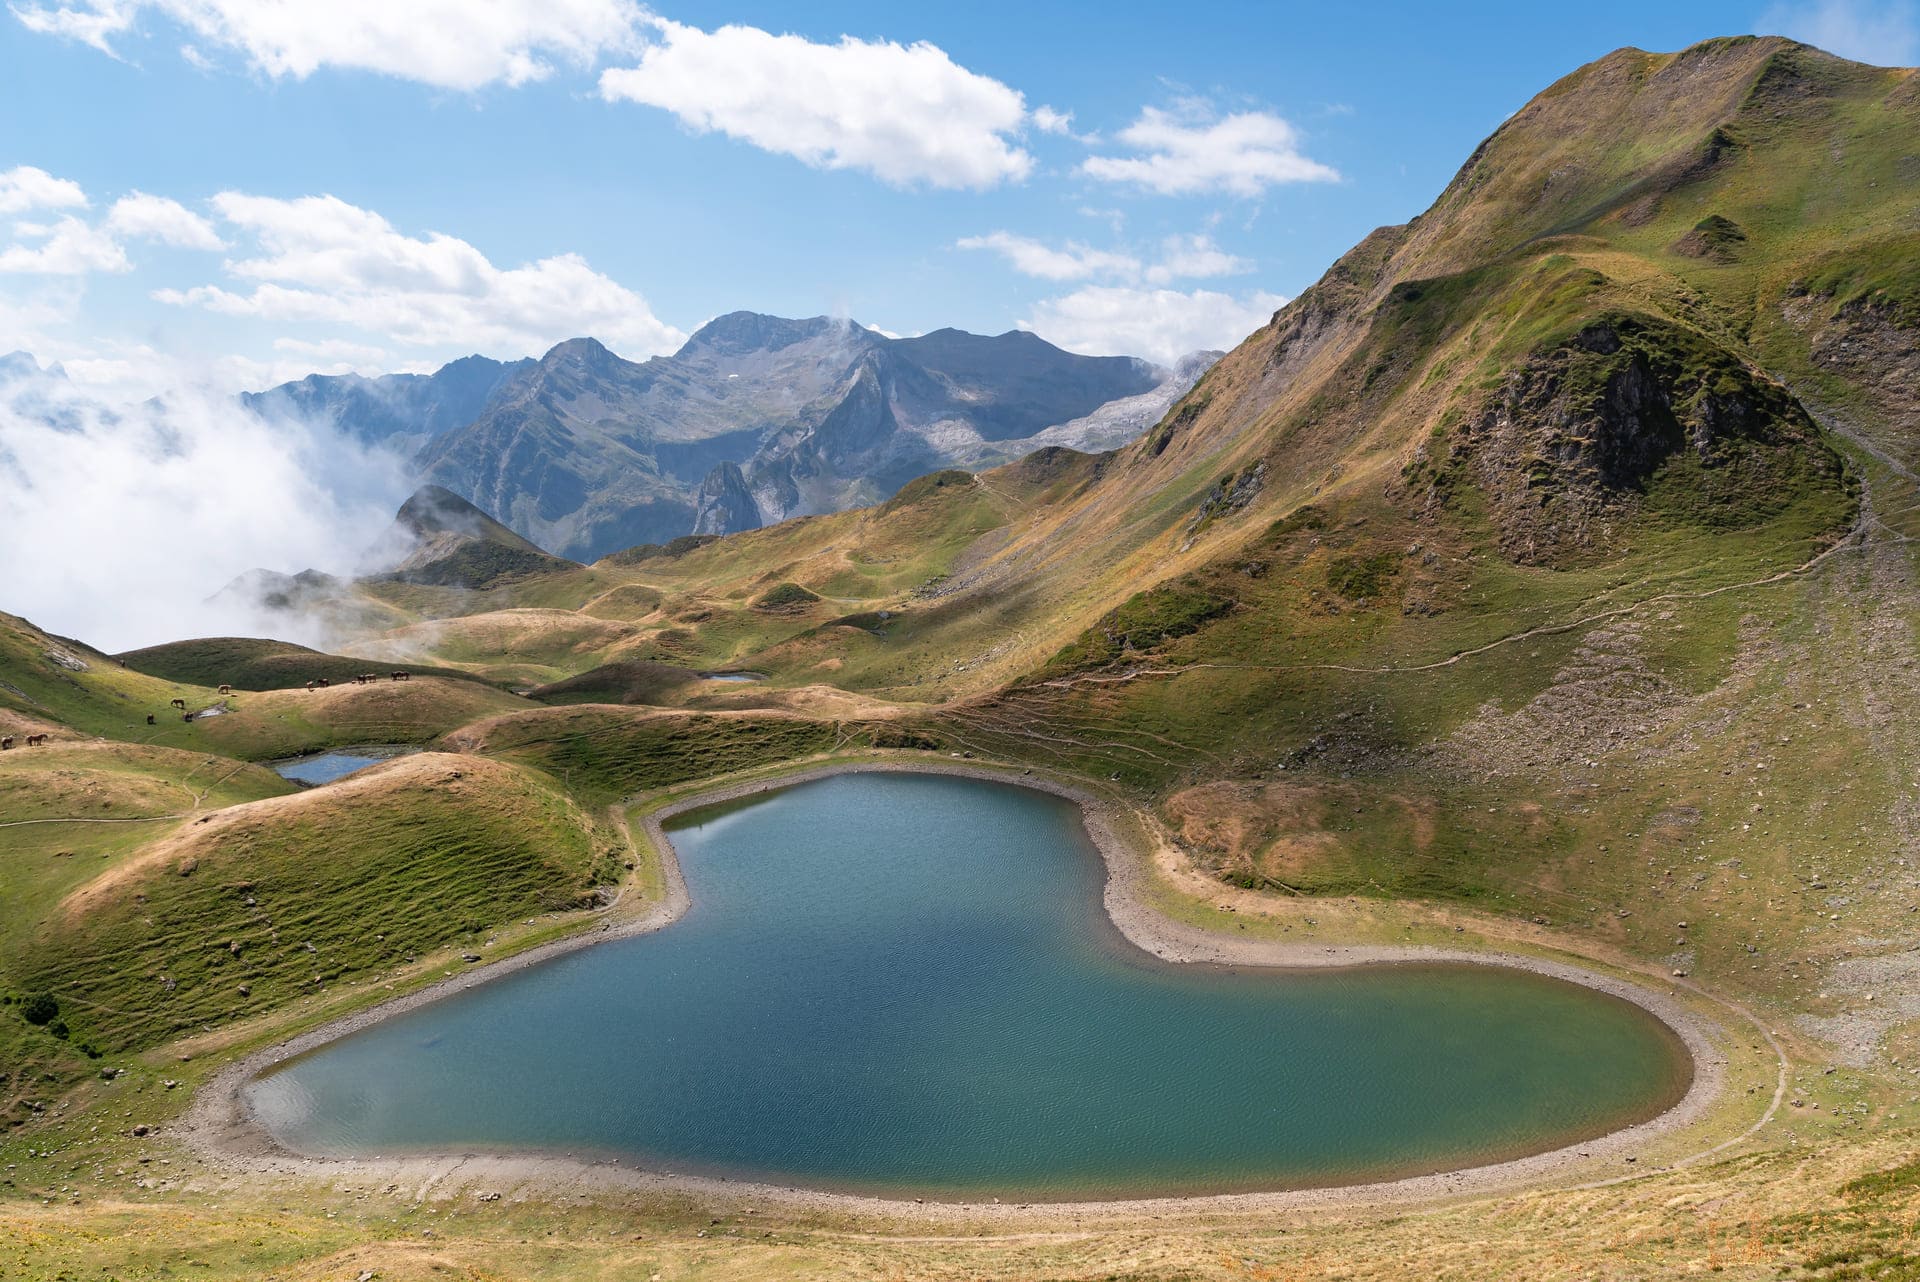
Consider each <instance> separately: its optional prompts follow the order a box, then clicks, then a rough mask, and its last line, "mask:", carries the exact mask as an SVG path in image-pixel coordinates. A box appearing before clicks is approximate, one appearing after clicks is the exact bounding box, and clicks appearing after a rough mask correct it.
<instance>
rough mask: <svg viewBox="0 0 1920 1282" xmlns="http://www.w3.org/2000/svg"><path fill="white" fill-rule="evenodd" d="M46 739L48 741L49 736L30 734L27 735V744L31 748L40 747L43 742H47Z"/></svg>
mask: <svg viewBox="0 0 1920 1282" xmlns="http://www.w3.org/2000/svg"><path fill="white" fill-rule="evenodd" d="M46 741H47V736H45V735H43V734H30V735H28V736H27V746H28V747H29V748H38V747H39V746H40V745H41V744H43V743H45V742H46Z"/></svg>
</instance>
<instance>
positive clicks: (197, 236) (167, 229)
mask: <svg viewBox="0 0 1920 1282" xmlns="http://www.w3.org/2000/svg"><path fill="white" fill-rule="evenodd" d="M107 230H108V231H109V232H113V233H115V234H117V235H120V236H126V237H130V238H134V239H138V240H153V241H158V242H159V243H161V244H163V245H173V246H176V247H177V248H180V249H210V250H211V249H225V248H226V243H225V242H224V241H222V240H221V239H220V234H219V233H218V232H216V231H214V229H213V224H212V223H210V222H208V221H207V220H206V219H204V218H202V217H201V216H200V215H199V214H196V213H194V212H193V211H192V210H191V209H188V208H187V207H186V206H185V205H182V204H181V203H180V202H179V201H177V200H169V199H167V198H166V197H165V196H149V195H148V194H147V193H146V192H144V191H135V192H129V193H128V194H127V195H125V196H122V197H121V198H120V199H118V200H116V201H114V202H113V208H112V209H111V210H109V211H108V212H107Z"/></svg>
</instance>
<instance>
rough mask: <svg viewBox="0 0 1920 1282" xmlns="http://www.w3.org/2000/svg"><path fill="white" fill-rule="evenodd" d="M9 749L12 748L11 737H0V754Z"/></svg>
mask: <svg viewBox="0 0 1920 1282" xmlns="http://www.w3.org/2000/svg"><path fill="white" fill-rule="evenodd" d="M11 747H13V736H12V735H0V752H5V751H6V750H7V749H8V748H11Z"/></svg>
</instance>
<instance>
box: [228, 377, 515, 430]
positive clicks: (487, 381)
mask: <svg viewBox="0 0 1920 1282" xmlns="http://www.w3.org/2000/svg"><path fill="white" fill-rule="evenodd" d="M531 364H533V362H532V361H530V360H521V361H495V360H488V359H487V358H486V357H484V356H467V357H463V358H461V359H460V360H457V361H453V362H450V363H449V364H446V365H443V366H441V367H440V368H439V369H438V370H436V371H435V372H434V373H432V374H388V375H384V376H382V377H380V378H364V377H362V376H360V375H358V374H339V375H330V374H310V375H308V376H307V377H306V378H303V379H301V380H300V381H298V382H295V383H282V384H281V385H280V386H278V387H275V388H271V389H269V390H268V391H265V392H245V393H242V394H241V397H240V403H241V404H242V405H244V406H246V407H247V408H248V409H250V410H252V411H253V412H254V413H256V414H260V415H263V416H266V417H274V416H280V415H284V416H289V417H299V418H317V419H321V420H324V421H326V422H329V423H332V424H333V425H335V426H336V427H338V428H340V429H341V430H342V431H345V432H346V433H347V434H348V435H350V436H353V437H354V438H355V439H357V440H361V441H365V442H367V443H369V444H372V443H385V444H387V445H390V446H392V447H393V448H395V449H398V450H403V451H405V452H407V453H412V452H414V451H416V450H418V449H420V448H421V447H422V446H424V445H426V444H427V442H428V441H430V440H432V439H433V438H434V437H436V436H438V435H440V434H441V433H443V432H447V431H451V430H453V429H454V428H456V427H460V426H462V425H464V424H467V423H471V422H472V421H473V420H474V419H475V418H478V417H479V415H480V412H481V410H482V409H484V408H485V406H486V404H487V402H488V400H490V399H491V398H492V397H493V395H494V393H495V392H497V391H499V390H500V388H501V386H502V385H503V384H505V383H506V382H507V381H508V380H509V379H511V378H512V377H513V376H514V375H515V374H517V373H519V372H520V371H521V370H523V369H525V368H526V367H527V366H529V365H531Z"/></svg>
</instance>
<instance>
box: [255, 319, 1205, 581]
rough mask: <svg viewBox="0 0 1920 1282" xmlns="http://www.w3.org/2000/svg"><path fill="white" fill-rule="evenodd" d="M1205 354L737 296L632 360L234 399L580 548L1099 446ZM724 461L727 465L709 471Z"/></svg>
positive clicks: (470, 360) (476, 370) (658, 536)
mask: <svg viewBox="0 0 1920 1282" xmlns="http://www.w3.org/2000/svg"><path fill="white" fill-rule="evenodd" d="M1205 359H1206V358H1205V354H1195V355H1193V356H1189V357H1187V358H1183V360H1182V361H1181V362H1180V363H1178V365H1177V366H1176V367H1175V368H1174V369H1171V370H1167V369H1162V368H1160V367H1158V366H1153V365H1151V364H1149V363H1147V362H1143V361H1139V360H1137V359H1135V358H1132V357H1093V356H1080V355H1076V354H1073V353H1068V352H1064V351H1062V350H1061V349H1059V348H1057V347H1054V346H1053V345H1052V344H1050V343H1047V342H1046V340H1044V339H1042V338H1040V337H1038V336H1037V335H1034V334H1031V333H1030V332H1028V331H1024V330H1010V331H1008V332H1006V333H1004V334H998V335H990V336H989V335H975V334H969V333H967V332H965V331H962V330H958V329H951V328H949V329H941V330H935V331H933V332H931V333H928V334H924V335H916V336H913V337H909V338H900V339H894V338H889V337H887V336H886V335H884V334H881V333H879V332H878V331H875V330H871V329H867V328H866V327H864V326H861V325H858V324H856V323H854V322H852V321H848V320H844V319H840V318H835V317H828V316H815V317H808V318H801V319H793V318H786V317H777V316H768V315H763V314H760V313H755V312H748V311H736V312H729V313H726V314H723V315H721V316H717V317H715V318H714V319H712V320H710V321H708V322H707V323H706V324H705V325H703V326H701V327H700V328H699V329H698V330H696V331H695V332H694V333H693V334H692V335H691V336H690V337H689V338H688V339H687V341H686V342H685V343H684V344H682V345H681V347H680V349H679V350H678V351H676V352H675V353H673V354H672V355H671V356H666V357H654V358H651V359H649V360H647V361H643V362H635V361H628V360H626V359H624V358H623V357H620V356H619V355H617V354H616V353H614V352H612V351H611V350H609V349H608V348H606V347H605V345H604V344H601V343H600V342H599V341H598V340H596V339H593V338H591V337H580V338H574V339H568V340H565V341H563V342H561V343H558V344H555V345H554V347H552V348H551V349H549V350H548V351H547V352H546V353H545V354H544V355H542V356H541V357H539V358H530V359H527V360H522V361H515V362H498V361H491V360H488V359H487V358H484V357H467V358H463V359H462V360H461V361H456V362H452V363H450V364H449V365H447V366H445V367H443V368H442V369H441V370H439V371H437V372H435V373H434V374H432V375H395V376H386V377H385V378H384V379H368V378H361V377H359V376H353V375H339V376H326V375H313V376H309V377H308V378H306V379H302V380H299V381H298V382H295V383H288V384H283V385H281V386H279V387H276V388H272V389H269V390H268V391H266V392H263V393H250V394H248V395H247V396H246V397H244V398H243V401H244V403H245V404H246V405H247V406H248V407H249V408H250V409H253V410H255V412H259V413H276V412H278V413H309V414H319V415H322V416H324V417H326V418H328V419H330V420H331V421H334V422H336V423H339V424H341V425H342V426H343V427H346V428H347V429H348V430H349V431H351V432H352V433H353V434H354V435H355V436H357V437H358V438H360V439H362V440H368V441H374V442H385V443H387V444H389V445H390V446H393V447H395V448H399V449H402V450H404V451H410V452H411V453H412V455H413V459H414V467H415V470H416V471H417V473H418V475H419V477H420V479H422V480H423V481H428V482H432V483H435V484H440V485H443V486H445V487H447V488H449V489H451V490H453V491H454V492H456V493H459V494H460V495H462V496H463V497H465V498H468V499H470V500H472V501H473V502H475V503H476V504H478V505H479V506H480V507H481V508H483V509H485V510H487V511H491V512H496V513H499V514H500V517H501V519H502V520H503V521H504V522H505V523H506V524H508V525H509V526H511V527H513V528H514V529H516V530H518V531H519V532H520V533H522V534H524V535H528V536H530V537H532V538H533V539H534V541H535V542H538V543H541V544H551V545H554V546H557V547H559V548H561V549H562V550H563V551H567V552H571V553H573V554H575V555H578V556H581V557H584V558H586V559H592V558H593V557H596V556H600V555H605V554H606V553H608V552H612V551H617V550H618V549H620V548H622V547H627V546H631V545H634V544H638V543H646V542H658V541H664V540H667V539H671V538H674V537H677V536H679V535H682V534H686V533H689V532H693V531H694V530H695V528H696V526H697V527H699V529H700V531H701V532H709V533H711V532H726V531H731V530H736V529H742V528H753V527H755V526H758V525H762V524H767V523H770V522H773V521H778V520H781V519H784V518H786V517H788V516H793V515H800V514H804V513H808V512H819V511H832V510H838V509H840V508H844V507H847V506H850V505H857V504H859V503H864V502H877V501H879V500H880V499H883V498H885V497H886V496H887V495H889V494H891V493H892V492H893V491H894V490H896V489H898V488H899V486H900V485H903V484H905V483H906V482H907V481H909V480H911V479H912V478H913V477H915V476H917V475H920V474H921V473H923V472H927V471H933V470H937V469H938V468H941V467H946V466H956V465H957V466H963V467H980V466H991V465H994V464H996V463H999V462H1004V461H1006V460H1007V459H1009V458H1012V457H1017V456H1018V455H1019V454H1020V453H1024V452H1025V451H1026V450H1027V449H1028V448H1037V447H1038V446H1040V445H1045V444H1056V443H1066V442H1067V441H1072V442H1075V443H1079V444H1082V445H1092V446H1098V447H1099V448H1110V447H1111V446H1112V445H1115V444H1119V443H1122V442H1123V441H1124V440H1125V439H1127V438H1128V437H1129V436H1130V435H1131V434H1133V433H1135V432H1138V431H1139V430H1141V429H1143V428H1144V427H1145V426H1146V425H1147V424H1148V423H1149V422H1150V421H1151V420H1152V419H1153V418H1155V417H1158V414H1159V412H1160V411H1161V410H1162V409H1163V408H1164V404H1165V402H1167V401H1171V400H1172V399H1173V398H1174V396H1176V395H1178V394H1179V393H1180V392H1182V391H1184V390H1185V389H1186V387H1187V386H1190V385H1191V382H1192V380H1193V379H1194V378H1195V377H1197V376H1198V370H1199V368H1200V367H1201V365H1202V364H1203V363H1204V361H1205ZM728 464H731V465H733V466H734V467H735V468H736V469H738V471H739V472H740V476H739V477H738V478H734V477H733V476H732V475H731V474H730V473H727V472H725V471H719V472H716V469H722V468H724V466H725V465H728ZM722 493H725V494H726V495H728V496H729V497H728V500H727V502H725V503H723V504H716V496H717V495H719V494H722ZM703 495H705V497H703ZM716 525H721V526H724V527H725V529H724V530H721V529H716V528H714V527H716Z"/></svg>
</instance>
